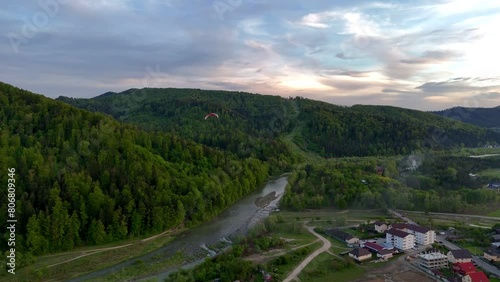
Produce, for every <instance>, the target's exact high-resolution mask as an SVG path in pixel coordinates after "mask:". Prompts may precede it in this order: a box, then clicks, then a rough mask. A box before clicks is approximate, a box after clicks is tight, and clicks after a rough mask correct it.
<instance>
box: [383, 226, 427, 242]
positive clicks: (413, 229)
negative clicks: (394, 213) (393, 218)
mask: <svg viewBox="0 0 500 282" xmlns="http://www.w3.org/2000/svg"><path fill="white" fill-rule="evenodd" d="M393 228H394V229H398V230H402V231H404V232H407V233H410V234H413V235H414V236H415V243H416V244H419V245H424V246H425V245H432V244H434V242H435V241H436V232H434V230H430V229H428V228H425V227H422V226H418V225H415V224H407V223H395V224H392V225H390V226H389V229H393Z"/></svg>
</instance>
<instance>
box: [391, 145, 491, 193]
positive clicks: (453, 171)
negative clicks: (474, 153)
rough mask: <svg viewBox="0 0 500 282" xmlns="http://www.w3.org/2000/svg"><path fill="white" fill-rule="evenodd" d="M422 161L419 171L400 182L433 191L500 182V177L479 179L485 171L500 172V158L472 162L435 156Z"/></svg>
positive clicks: (470, 160)
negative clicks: (499, 169)
mask: <svg viewBox="0 0 500 282" xmlns="http://www.w3.org/2000/svg"><path fill="white" fill-rule="evenodd" d="M421 158H422V160H423V162H422V164H421V166H420V167H419V168H418V170H416V171H415V172H413V173H411V174H409V175H406V176H405V177H404V178H401V180H402V181H403V182H404V183H405V184H406V185H408V186H409V187H412V188H416V189H422V190H434V191H446V190H457V189H461V188H463V187H467V188H471V189H477V188H481V187H483V186H484V185H486V184H488V183H489V182H490V181H498V179H500V176H499V178H492V179H490V178H485V177H480V176H479V175H478V173H479V172H481V171H483V170H486V169H492V168H499V167H500V157H488V158H470V157H458V156H449V155H440V154H437V153H434V154H426V155H422V156H421ZM471 174H472V176H471Z"/></svg>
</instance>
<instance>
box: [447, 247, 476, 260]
mask: <svg viewBox="0 0 500 282" xmlns="http://www.w3.org/2000/svg"><path fill="white" fill-rule="evenodd" d="M450 252H451V253H452V254H453V257H454V258H456V259H471V258H472V254H471V253H470V252H469V251H467V250H463V249H461V250H451V251H450Z"/></svg>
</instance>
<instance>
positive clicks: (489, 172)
mask: <svg viewBox="0 0 500 282" xmlns="http://www.w3.org/2000/svg"><path fill="white" fill-rule="evenodd" d="M478 174H479V175H480V176H483V177H491V178H495V177H500V168H491V169H486V170H483V171H480V172H479V173H478Z"/></svg>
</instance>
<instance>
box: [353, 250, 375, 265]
mask: <svg viewBox="0 0 500 282" xmlns="http://www.w3.org/2000/svg"><path fill="white" fill-rule="evenodd" d="M349 256H350V257H351V258H353V259H354V260H356V261H359V262H362V261H365V260H368V259H371V258H372V253H371V252H370V251H369V250H368V249H365V248H356V249H354V250H352V251H350V252H349Z"/></svg>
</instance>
